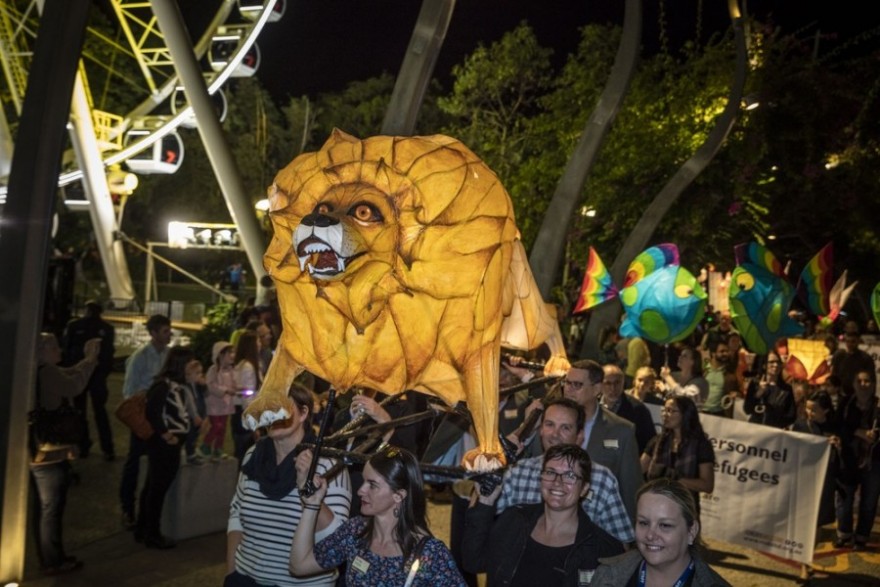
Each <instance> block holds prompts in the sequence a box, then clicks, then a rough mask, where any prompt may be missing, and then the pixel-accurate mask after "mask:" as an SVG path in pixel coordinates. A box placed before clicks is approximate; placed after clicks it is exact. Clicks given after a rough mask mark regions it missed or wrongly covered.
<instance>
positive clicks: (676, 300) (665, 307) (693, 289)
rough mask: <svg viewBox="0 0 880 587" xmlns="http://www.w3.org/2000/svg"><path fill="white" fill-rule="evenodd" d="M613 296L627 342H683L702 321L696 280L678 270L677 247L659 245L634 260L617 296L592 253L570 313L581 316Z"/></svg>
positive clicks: (703, 308) (701, 292)
mask: <svg viewBox="0 0 880 587" xmlns="http://www.w3.org/2000/svg"><path fill="white" fill-rule="evenodd" d="M614 296H618V297H619V298H620V302H621V304H623V308H624V310H625V312H626V316H625V317H624V319H623V322H621V325H620V334H621V336H625V337H640V338H645V339H647V340H650V341H653V342H655V343H657V344H668V343H671V342H676V341H679V340H682V339H683V338H685V337H687V336H688V335H689V334H690V333H691V332H692V331H693V330H694V328H696V326H697V324H699V322H700V320H702V319H703V314H704V313H705V312H706V300H707V295H706V291H705V290H704V289H703V287H702V286H701V285H700V284H699V283H698V282H697V279H696V277H694V275H693V274H692V273H690V272H689V271H688V270H687V269H685V268H683V267H681V266H680V264H679V256H678V247H677V246H675V245H674V244H662V245H657V246H654V247H651V248H649V249H646V250H645V251H643V252H642V253H641V254H639V256H637V257H636V258H635V259H634V260H633V262H632V263H630V266H629V269H627V272H626V279H625V281H624V284H623V288H622V289H621V290H619V291H618V289H617V288H616V287H615V286H614V283H613V282H612V279H611V275H610V273H608V270H607V269H606V268H605V265H604V264H603V263H602V260H601V259H600V258H599V255H598V254H597V253H596V251H595V250H594V249H593V248H592V247H590V255H589V258H588V260H587V269H586V273H585V275H584V281H583V284H582V285H581V294H580V296H579V298H578V303H577V305H576V306H575V308H574V313H575V314H577V313H579V312H584V311H586V310H589V309H590V308H592V307H594V306H597V305H599V304H601V303H603V302H605V301H607V300H609V299H611V298H613V297H614Z"/></svg>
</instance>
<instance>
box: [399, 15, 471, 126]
mask: <svg viewBox="0 0 880 587" xmlns="http://www.w3.org/2000/svg"><path fill="white" fill-rule="evenodd" d="M454 8H455V0H423V2H422V8H421V10H420V11H419V16H418V19H416V26H415V27H414V28H413V33H412V37H410V40H409V46H408V47H407V48H406V55H405V56H404V58H403V64H401V66H400V73H399V74H397V81H395V82H394V92H392V94H391V102H390V103H389V104H388V111H387V112H386V113H385V120H383V121H382V134H383V135H398V136H410V135H412V134H413V133H414V132H415V127H416V119H417V118H418V116H419V109H420V108H421V106H422V100H424V98H425V92H426V91H427V89H428V84H429V83H430V82H431V75H432V74H433V73H434V65H436V63H437V57H438V56H439V55H440V49H441V48H442V47H443V41H444V39H445V38H446V30H447V29H448V28H449V21H450V19H451V18H452V11H453V9H454Z"/></svg>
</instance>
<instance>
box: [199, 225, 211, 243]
mask: <svg viewBox="0 0 880 587" xmlns="http://www.w3.org/2000/svg"><path fill="white" fill-rule="evenodd" d="M196 242H198V243H199V244H201V245H210V244H211V229H210V228H206V229H204V230H200V231H198V232H197V233H196Z"/></svg>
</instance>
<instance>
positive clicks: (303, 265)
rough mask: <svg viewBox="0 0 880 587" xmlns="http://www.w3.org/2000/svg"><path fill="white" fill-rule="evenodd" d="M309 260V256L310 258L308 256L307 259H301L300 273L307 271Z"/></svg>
mask: <svg viewBox="0 0 880 587" xmlns="http://www.w3.org/2000/svg"><path fill="white" fill-rule="evenodd" d="M308 260H309V256H308V255H306V256H305V257H299V270H300V271H305V270H306V262H307V261H308ZM309 267H311V265H309Z"/></svg>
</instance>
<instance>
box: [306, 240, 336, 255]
mask: <svg viewBox="0 0 880 587" xmlns="http://www.w3.org/2000/svg"><path fill="white" fill-rule="evenodd" d="M331 250H332V249H331V248H330V247H328V246H327V245H325V244H321V243H309V244H307V245H306V246H305V251H306V253H308V254H310V255H311V254H313V253H324V252H326V251H331Z"/></svg>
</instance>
